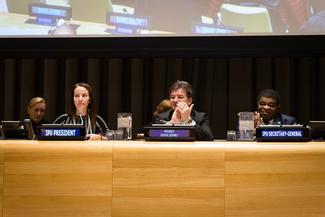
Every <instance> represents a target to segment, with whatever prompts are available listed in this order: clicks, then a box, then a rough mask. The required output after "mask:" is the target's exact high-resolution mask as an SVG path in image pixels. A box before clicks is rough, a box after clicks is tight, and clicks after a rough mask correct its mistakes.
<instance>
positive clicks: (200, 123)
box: [156, 81, 213, 140]
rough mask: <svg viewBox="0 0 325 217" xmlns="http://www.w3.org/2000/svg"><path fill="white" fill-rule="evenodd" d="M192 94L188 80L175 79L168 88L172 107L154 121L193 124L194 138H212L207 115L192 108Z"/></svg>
mask: <svg viewBox="0 0 325 217" xmlns="http://www.w3.org/2000/svg"><path fill="white" fill-rule="evenodd" d="M192 96H193V91H192V86H191V85H190V84H189V83H188V82H186V81H176V82H175V83H174V84H172V85H171V86H170V88H169V98H170V101H171V105H172V109H170V110H168V111H166V112H163V113H161V114H160V115H159V116H158V118H157V121H156V123H162V122H166V121H167V123H171V124H175V123H185V124H187V125H189V126H195V136H196V140H213V134H212V132H211V129H210V126H209V119H208V116H207V114H205V113H203V112H197V111H195V110H194V109H193V106H194V104H192Z"/></svg>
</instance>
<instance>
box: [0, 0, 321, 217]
mask: <svg viewBox="0 0 325 217" xmlns="http://www.w3.org/2000/svg"><path fill="white" fill-rule="evenodd" d="M9 1H11V0H7V2H9ZM16 1H17V2H25V3H26V4H27V3H30V2H37V3H39V1H37V0H23V1H22V0H12V1H11V3H13V2H16ZM236 1H237V2H238V1H239V2H240V0H233V1H232V3H231V1H227V0H225V1H224V3H227V4H228V3H230V4H231V5H230V9H238V8H241V7H242V6H243V8H246V7H255V9H254V10H253V11H257V12H258V17H261V16H262V17H263V18H265V17H266V18H267V19H266V20H267V21H270V20H269V19H268V18H270V17H269V15H270V14H269V13H268V12H269V9H267V10H266V8H265V5H263V6H258V7H257V8H256V4H255V3H256V2H271V3H272V2H273V3H276V2H279V1H277V0H254V2H255V3H254V5H253V6H247V5H239V6H240V7H237V6H238V5H235V6H234V7H233V4H235V3H234V2H236ZM42 2H48V3H49V2H55V4H56V3H58V2H60V4H61V3H62V4H63V5H64V4H66V3H67V2H70V3H71V2H72V4H75V3H77V2H79V3H80V2H83V3H85V2H87V3H88V4H89V3H91V2H96V1H85V0H70V1H66V0H42ZM98 2H101V3H105V4H106V3H107V2H111V1H109V0H98ZM159 2H163V1H161V0H157V1H156V0H152V1H150V0H116V1H115V0H112V4H113V5H114V4H120V5H122V8H119V7H116V5H115V6H114V7H115V9H116V8H118V9H122V12H123V13H119V12H118V13H117V14H119V15H120V16H121V17H123V16H125V13H124V12H125V10H127V13H129V11H128V10H129V9H130V8H131V9H132V8H134V9H135V11H139V10H140V9H141V8H140V9H139V7H140V6H139V5H141V4H142V5H144V6H143V8H142V9H141V10H142V11H143V13H144V14H140V15H139V14H137V12H136V14H134V16H133V15H130V14H126V16H127V17H128V18H130V20H131V21H134V20H133V19H134V18H136V17H138V15H139V18H143V17H146V16H148V17H151V16H153V15H155V14H156V15H157V16H161V15H162V14H164V13H163V12H162V11H159V8H158V9H156V10H158V12H157V13H156V12H155V11H154V10H152V11H151V10H148V8H150V7H149V6H150V5H155V4H159ZM171 2H176V3H179V5H177V4H176V3H175V4H172V3H171ZM184 2H195V3H198V2H201V1H188V0H179V1H176V0H174V1H169V0H167V1H165V5H164V6H166V5H173V6H174V7H173V8H172V9H170V11H169V12H170V13H169V14H168V13H167V15H168V19H166V20H168V22H172V21H173V18H172V17H171V16H169V15H172V14H173V13H176V12H177V11H179V10H182V9H183V10H182V13H183V14H182V15H181V18H182V19H181V18H180V19H179V20H176V19H175V20H174V22H172V23H173V24H177V23H178V22H180V23H181V22H185V21H184V19H183V18H186V17H187V15H186V10H191V9H192V8H193V7H194V8H195V7H196V6H195V4H194V5H187V6H186V7H181V6H180V5H182V3H184ZM202 2H204V5H201V6H202V7H201V6H199V9H198V11H195V12H194V13H193V14H192V15H194V14H195V13H196V12H199V13H198V14H199V15H207V16H208V17H205V18H204V19H206V20H204V19H203V21H204V22H207V23H204V22H202V20H201V19H198V16H195V18H194V19H195V23H196V24H200V25H204V27H209V28H210V27H213V28H214V29H213V28H212V29H210V30H212V34H211V32H210V33H208V34H206V33H207V32H205V33H204V34H201V33H200V34H193V32H190V31H189V28H188V26H187V27H184V26H183V28H184V29H185V30H184V29H183V30H180V31H179V32H178V31H177V28H176V31H175V28H174V27H175V26H176V27H177V25H175V26H173V27H170V29H168V27H165V23H164V22H163V21H166V20H163V21H162V22H161V23H159V22H158V24H157V23H156V24H155V23H152V25H157V26H159V27H158V28H155V27H154V26H153V28H151V27H150V29H141V31H138V30H136V31H135V32H137V33H140V34H135V35H133V34H121V33H118V34H116V35H114V34H112V32H109V31H107V30H108V29H109V30H112V29H114V28H116V26H115V27H114V25H113V24H110V23H106V21H107V20H105V18H107V17H105V16H106V15H105V14H104V15H103V13H101V14H99V13H98V14H99V15H100V17H101V18H100V19H101V20H104V21H101V23H100V22H97V21H94V22H92V20H91V19H93V17H92V16H93V14H91V13H89V14H85V15H84V16H83V14H82V13H79V14H78V16H81V17H82V16H83V17H88V18H89V19H90V20H87V19H88V18H87V19H85V20H82V19H79V18H78V19H74V18H73V15H72V18H69V20H63V21H62V19H58V20H55V23H52V24H51V25H44V24H40V23H26V21H27V20H29V19H31V18H32V19H34V18H35V17H33V16H30V15H29V14H28V10H27V8H26V7H25V6H22V5H23V3H22V5H18V6H19V7H18V9H19V10H21V11H20V12H16V13H12V11H10V6H12V5H9V4H8V8H6V9H8V10H9V11H5V12H0V122H1V121H22V120H24V119H25V118H27V117H28V113H27V105H28V103H29V101H30V99H31V98H33V97H36V96H40V97H43V98H44V99H45V100H46V104H47V109H46V114H45V119H46V120H47V121H48V122H49V123H52V122H53V121H54V120H55V119H56V118H57V117H58V116H60V115H61V114H64V113H66V112H67V111H68V110H69V107H70V103H72V100H71V98H72V95H71V94H72V93H71V89H72V87H73V85H74V84H76V83H78V82H86V83H88V84H89V85H90V86H91V87H92V88H93V94H94V98H93V101H94V103H95V107H96V111H97V113H98V114H99V115H100V116H101V117H102V118H103V119H104V120H105V121H106V123H107V124H108V127H109V129H111V130H116V129H117V114H118V113H121V112H127V113H131V114H132V134H133V138H132V139H131V140H109V141H108V140H102V141H92V140H85V141H84V138H81V139H80V138H79V137H78V140H77V139H76V138H77V137H74V138H73V137H70V138H68V137H66V138H67V139H66V140H62V139H58V138H54V140H55V139H57V140H55V141H44V140H37V139H35V140H27V139H6V138H1V140H0V217H29V216H30V217H44V216H48V217H52V216H53V217H57V216H69V217H73V216H84V217H88V216H89V217H103V216H105V217H112V216H113V217H129V216H130V217H134V216H136V217H137V216H138V217H152V216H154V217H166V216H168V217H180V216H186V217H192V216H193V217H194V216H205V217H215V216H220V217H248V216H254V217H260V216H263V217H274V216H281V217H296V216H301V217H321V216H325V207H324V205H323V204H324V202H325V196H324V195H325V182H324V180H325V167H324V165H325V157H324V156H325V147H324V141H323V140H321V141H319V140H312V141H309V137H308V138H301V137H299V138H294V139H296V140H295V141H293V140H290V139H292V138H293V137H291V138H289V139H288V138H286V139H287V140H286V141H283V140H281V141H276V139H277V138H275V141H272V142H265V141H252V140H251V139H250V140H246V141H236V140H233V141H229V140H227V132H228V131H229V130H236V129H237V126H238V113H239V112H245V111H251V112H252V111H255V110H256V107H257V105H256V101H257V96H258V93H259V92H260V90H262V89H265V88H272V89H274V90H276V91H277V92H278V93H279V94H280V96H281V105H280V111H281V112H282V113H284V114H288V115H291V116H293V117H295V118H296V119H297V121H298V123H299V124H302V125H303V128H304V129H307V128H305V126H306V125H308V123H309V121H311V120H313V121H324V120H325V101H324V99H325V85H324V84H325V73H324V72H325V36H324V32H321V31H318V30H317V31H316V32H301V31H297V32H289V27H288V26H287V27H288V28H287V29H286V30H284V31H283V30H281V31H280V32H276V31H273V30H274V28H273V26H272V25H271V26H270V25H269V24H270V23H269V22H263V24H265V23H267V24H268V25H263V28H262V29H263V30H262V31H268V32H260V31H255V30H253V32H246V33H244V32H243V31H242V30H243V29H245V28H246V26H245V25H244V24H243V26H241V27H239V29H241V30H240V31H239V32H237V31H235V32H232V33H231V34H228V33H229V32H227V33H222V34H220V32H218V33H216V32H214V31H219V30H220V28H221V29H222V30H224V29H223V28H224V26H223V25H219V24H220V23H217V22H216V23H212V24H211V23H209V22H210V21H211V20H209V13H208V12H209V11H210V12H211V11H212V12H213V16H214V18H215V19H216V20H213V21H217V20H218V19H219V18H220V15H221V14H220V13H219V14H216V13H215V9H216V8H215V7H214V8H213V10H209V7H210V6H211V4H210V3H211V2H212V6H213V5H215V3H216V2H222V1H218V0H216V1H214V0H212V1H209V0H204V1H202ZM246 2H247V1H246ZM252 2H253V0H252ZM280 2H282V3H283V2H286V3H289V2H291V3H292V2H307V0H306V1H305V0H301V1H300V0H296V1H291V0H280ZM310 2H314V7H312V12H313V13H315V14H318V13H319V12H320V11H318V9H319V8H322V7H323V6H324V4H325V3H323V2H322V1H317V0H315V1H313V0H310ZM2 3H3V1H1V0H0V10H2V9H3V8H2V6H1V4H2ZM316 3H318V5H317V6H316ZM322 3H323V4H322ZM55 4H54V5H55ZM72 4H71V5H72ZM80 4H81V3H80ZM16 6H17V5H16ZM43 6H44V5H43ZM56 6H57V5H56ZM79 6H80V5H79ZM45 7H47V6H45ZM64 7H65V6H64ZM69 7H70V6H69ZM69 7H68V10H69ZM97 7H98V6H97ZM86 8H90V7H86ZM163 8H164V7H161V9H163ZM291 8H292V7H291ZM137 9H138V10H137ZM224 9H229V7H225V8H224ZM246 9H247V8H246ZM316 9H317V10H316ZM100 10H103V11H104V12H106V10H107V9H106V8H103V7H102V8H101V9H100ZM141 10H140V11H141ZM217 10H219V9H217ZM220 10H221V9H220ZM219 12H220V11H219ZM266 12H267V13H266ZM98 14H96V13H95V15H96V18H98V16H97V15H98ZM315 14H313V15H315ZM75 15H76V14H75ZM114 15H116V14H114ZM192 15H191V16H192ZM311 15H312V14H311ZM89 16H90V17H89ZM191 16H190V17H191ZM249 17H250V18H252V16H251V15H250V16H249ZM311 17H312V18H315V17H314V16H311ZM11 18H14V19H11ZM210 18H211V17H210ZM243 20H244V19H243ZM224 21H225V19H224ZM237 21H238V19H237ZM264 21H265V19H264ZM62 22H63V24H62ZM238 22H239V21H238ZM178 24H179V23H178ZM187 24H188V23H187ZM254 24H255V23H254ZM65 25H66V26H70V25H72V26H73V27H77V28H75V29H74V30H76V31H74V32H73V33H72V34H70V33H69V34H67V33H65V35H56V34H53V33H54V31H53V30H55V29H57V28H58V27H61V26H65ZM229 25H230V23H229ZM251 26H252V25H248V27H251ZM253 26H254V25H253ZM20 27H22V28H20ZM215 27H217V28H216V29H215ZM264 27H267V28H266V30H265V28H264ZM270 27H272V31H270V30H271V28H270ZM128 28H130V27H128ZM165 28H166V29H165ZM225 29H226V30H227V31H228V30H231V31H232V30H233V27H231V28H230V29H229V28H228V27H226V28H225ZM235 29H236V30H238V28H237V27H236V28H235ZM320 29H321V26H320ZM128 30H130V29H128ZM131 30H134V29H133V27H132V28H131ZM166 30H167V31H166ZM168 30H172V31H175V32H176V33H177V34H174V33H175V32H172V31H168ZM291 30H292V28H291ZM291 30H290V31H291ZM132 32H133V31H132ZM13 33H16V34H13ZM115 33H116V32H115ZM184 33H185V34H184ZM238 33H239V34H238ZM242 33H243V34H242ZM177 80H185V81H188V82H189V83H190V84H191V85H192V87H193V103H194V109H195V110H197V111H202V112H205V113H206V114H207V115H208V117H209V123H210V127H211V130H212V133H213V135H214V140H213V141H170V140H169V141H166V140H164V141H147V140H145V139H143V138H141V139H139V138H137V135H138V134H139V133H144V127H145V126H148V125H150V124H151V123H152V121H153V112H154V110H155V108H156V106H157V105H158V104H159V103H160V102H161V101H162V100H163V99H166V98H169V92H168V88H169V87H170V85H171V84H172V83H174V82H175V81H177ZM62 126H63V125H62ZM55 127H57V126H54V128H53V129H55ZM281 127H283V126H281ZM293 127H297V126H293ZM298 127H301V126H298ZM283 128H285V127H283ZM283 128H280V131H281V130H282V129H283ZM294 129H300V128H294ZM296 132H297V131H296ZM322 132H324V131H322ZM51 139H53V138H50V140H51ZM68 139H70V141H68ZM272 139H273V138H272ZM280 139H283V138H280ZM306 139H308V141H307V140H306ZM71 140H72V141H71Z"/></svg>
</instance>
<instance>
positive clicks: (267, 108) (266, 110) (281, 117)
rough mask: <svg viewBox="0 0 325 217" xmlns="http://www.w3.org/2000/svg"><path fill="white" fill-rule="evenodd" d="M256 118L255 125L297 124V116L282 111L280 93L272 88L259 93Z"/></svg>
mask: <svg viewBox="0 0 325 217" xmlns="http://www.w3.org/2000/svg"><path fill="white" fill-rule="evenodd" d="M254 119H255V127H258V126H259V125H261V124H262V125H263V124H264V125H265V124H273V125H293V124H297V120H296V118H294V117H291V116H289V115H285V114H282V113H280V95H279V94H278V92H276V91H275V90H272V89H264V90H262V91H261V92H260V93H259V94H258V97H257V111H255V117H254Z"/></svg>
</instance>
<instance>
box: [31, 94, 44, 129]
mask: <svg viewBox="0 0 325 217" xmlns="http://www.w3.org/2000/svg"><path fill="white" fill-rule="evenodd" d="M45 112H46V101H45V99H43V98H42V97H34V98H32V99H31V100H30V101H29V103H28V106H27V113H28V116H29V118H30V119H31V121H32V126H33V130H34V133H36V128H37V126H42V124H46V123H48V122H47V121H46V120H45V119H44V115H45Z"/></svg>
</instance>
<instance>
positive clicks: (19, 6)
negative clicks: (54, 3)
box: [7, 0, 40, 14]
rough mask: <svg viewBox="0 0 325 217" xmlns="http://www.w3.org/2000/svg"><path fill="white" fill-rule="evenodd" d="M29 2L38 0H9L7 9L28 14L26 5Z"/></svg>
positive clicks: (38, 0)
mask: <svg viewBox="0 0 325 217" xmlns="http://www.w3.org/2000/svg"><path fill="white" fill-rule="evenodd" d="M30 3H40V0H10V1H7V6H8V11H9V12H10V13H17V14H28V5H29V4H30Z"/></svg>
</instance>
